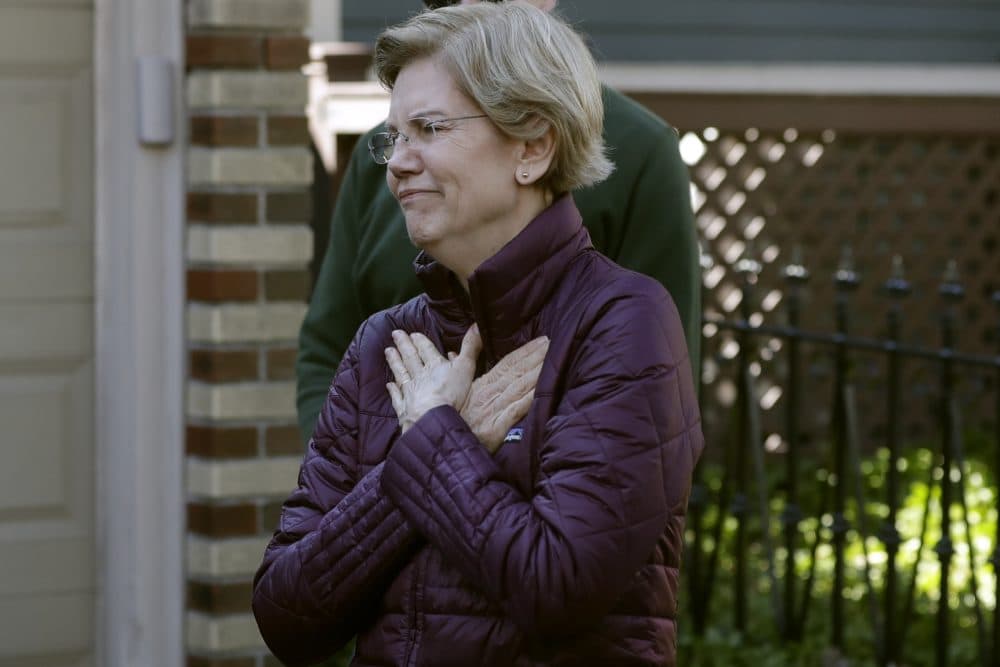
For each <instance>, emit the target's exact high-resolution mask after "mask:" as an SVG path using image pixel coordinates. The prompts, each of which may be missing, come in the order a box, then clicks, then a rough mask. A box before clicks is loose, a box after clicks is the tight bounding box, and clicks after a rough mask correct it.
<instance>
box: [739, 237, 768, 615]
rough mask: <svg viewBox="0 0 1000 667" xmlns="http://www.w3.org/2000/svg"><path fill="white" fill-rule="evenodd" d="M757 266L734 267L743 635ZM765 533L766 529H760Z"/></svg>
mask: <svg viewBox="0 0 1000 667" xmlns="http://www.w3.org/2000/svg"><path fill="white" fill-rule="evenodd" d="M760 269H761V266H760V263H759V262H757V261H755V260H753V259H750V258H749V257H744V258H743V259H741V260H740V261H739V262H737V263H736V270H737V271H738V272H739V274H740V276H741V278H742V281H741V300H740V316H741V318H742V323H743V328H742V329H741V330H740V333H739V336H738V339H739V348H740V349H739V370H738V372H737V378H738V380H737V387H738V390H737V402H738V403H737V414H738V415H739V421H738V424H737V426H738V428H737V437H736V493H735V494H734V495H733V508H732V511H731V514H732V515H733V516H734V517H735V518H736V521H737V524H736V547H735V551H736V553H735V556H736V563H735V566H736V567H735V572H734V577H733V585H734V586H735V588H736V590H735V593H736V604H735V605H734V608H733V622H734V625H735V626H736V630H737V631H738V632H739V633H740V634H743V633H745V632H746V612H747V610H746V607H747V599H746V587H747V556H746V552H747V510H748V508H749V501H748V500H747V473H748V470H749V466H748V465H747V450H748V449H749V448H750V446H751V442H752V437H751V433H750V422H751V415H750V410H749V397H748V395H747V392H748V389H749V388H748V387H747V386H746V382H744V380H743V379H744V378H745V377H746V376H747V375H748V374H749V372H750V371H749V366H750V338H751V337H750V330H749V327H750V312H751V303H752V302H753V293H754V286H755V285H756V284H757V275H758V274H759V273H760ZM763 529H764V530H766V527H763Z"/></svg>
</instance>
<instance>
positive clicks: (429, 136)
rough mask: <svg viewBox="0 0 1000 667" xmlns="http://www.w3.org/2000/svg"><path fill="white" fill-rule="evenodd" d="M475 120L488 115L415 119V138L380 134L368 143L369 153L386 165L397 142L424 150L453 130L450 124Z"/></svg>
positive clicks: (406, 135) (401, 134)
mask: <svg viewBox="0 0 1000 667" xmlns="http://www.w3.org/2000/svg"><path fill="white" fill-rule="evenodd" d="M473 118H486V114H484V113H481V114H477V115H475V116H457V117H455V118H437V119H434V120H430V119H428V118H414V119H413V120H412V121H411V122H412V123H413V125H415V126H416V128H417V131H416V132H415V133H414V136H412V137H411V136H410V135H408V134H404V133H402V132H400V131H399V130H393V131H392V132H379V133H378V134H375V135H374V136H372V138H371V140H370V141H369V142H368V152H369V153H371V156H372V159H373V160H375V164H385V163H387V162H388V161H389V160H391V159H392V153H393V151H394V150H395V149H396V141H398V140H399V139H402V140H403V141H405V142H406V143H407V144H409V145H411V146H413V147H415V148H422V147H424V146H427V145H428V144H430V143H431V142H433V141H434V140H435V139H436V138H437V137H438V135H439V134H440V133H443V132H446V131H447V130H450V129H451V128H450V127H449V126H448V123H455V122H458V121H460V120H472V119H473Z"/></svg>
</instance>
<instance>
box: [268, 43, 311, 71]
mask: <svg viewBox="0 0 1000 667" xmlns="http://www.w3.org/2000/svg"><path fill="white" fill-rule="evenodd" d="M264 60H265V62H266V64H267V67H268V68H270V69H298V68H299V67H302V66H303V65H305V64H306V63H308V62H309V39H308V38H307V37H302V36H299V35H296V36H294V37H291V36H289V37H268V38H267V40H266V42H265V46H264Z"/></svg>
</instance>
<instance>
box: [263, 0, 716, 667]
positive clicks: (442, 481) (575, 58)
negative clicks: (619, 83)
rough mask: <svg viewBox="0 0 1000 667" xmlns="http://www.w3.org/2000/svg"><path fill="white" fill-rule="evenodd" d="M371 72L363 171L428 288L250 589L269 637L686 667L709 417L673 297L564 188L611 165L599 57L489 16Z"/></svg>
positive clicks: (423, 661)
mask: <svg viewBox="0 0 1000 667" xmlns="http://www.w3.org/2000/svg"><path fill="white" fill-rule="evenodd" d="M376 69H377V72H378V74H379V78H380V79H381V80H382V81H383V83H384V84H385V85H386V86H387V87H388V88H389V89H390V90H391V92H392V97H391V104H390V112H389V118H388V121H387V128H388V130H389V131H388V132H387V133H386V134H385V135H383V136H381V137H377V138H376V139H375V140H374V141H373V142H372V144H371V150H372V156H373V158H374V159H375V160H376V161H377V162H380V163H385V164H386V165H387V174H386V178H387V180H388V184H389V188H390V189H391V190H392V192H393V194H394V195H395V196H396V197H397V199H398V200H399V203H400V206H401V207H402V209H403V212H404V216H405V220H406V227H407V231H408V233H409V235H410V238H411V240H412V241H413V242H414V244H415V245H416V246H418V247H419V248H421V249H422V251H423V252H421V254H420V255H419V256H418V258H417V260H416V262H415V267H416V271H417V272H418V274H419V276H420V277H421V279H422V281H423V283H424V285H425V286H426V293H425V294H424V295H421V296H420V297H417V298H415V299H413V300H411V301H409V302H407V303H405V304H402V305H400V306H397V307H395V308H392V309H390V310H387V311H383V312H381V313H379V314H377V315H375V316H373V317H371V318H369V319H368V320H367V321H366V322H365V323H364V324H363V325H362V327H361V329H360V330H359V331H358V333H357V335H356V337H355V339H354V342H353V343H352V345H351V347H350V349H349V350H348V352H347V354H346V355H345V357H344V360H343V362H342V363H341V366H340V368H339V369H338V372H337V375H336V377H335V378H334V381H333V384H332V386H331V389H330V392H329V395H328V397H327V401H326V404H325V406H324V409H323V412H322V414H321V416H320V419H319V423H318V424H317V426H316V430H315V433H314V435H313V439H312V442H311V443H310V450H309V453H308V454H307V455H306V458H305V461H304V462H303V464H302V469H301V472H300V475H299V488H298V490H297V491H296V492H294V493H293V494H292V495H291V497H290V498H289V499H288V500H287V501H286V503H285V506H284V510H283V512H282V517H281V523H280V526H279V528H278V530H277V532H276V533H275V535H274V538H273V539H272V541H271V544H270V545H269V546H268V548H267V551H266V553H265V555H264V562H263V564H262V565H261V567H260V570H259V571H258V573H257V576H256V578H255V582H254V613H255V614H256V617H257V621H258V624H259V626H260V629H261V632H262V635H263V637H264V639H265V641H266V642H267V644H268V646H269V647H270V648H271V650H272V651H273V652H274V654H275V655H276V656H277V657H278V658H279V659H281V660H282V661H284V662H285V663H286V664H289V665H309V664H312V663H313V662H316V661H318V660H321V659H323V658H324V657H325V656H327V655H329V654H330V653H332V652H333V651H335V650H336V649H337V648H338V647H340V646H341V645H343V644H344V642H346V641H347V640H348V639H349V638H350V637H352V636H353V635H355V634H357V635H358V643H357V653H356V654H355V658H354V663H353V664H355V665H435V666H440V665H463V666H466V665H538V664H546V665H548V664H558V665H576V664H579V665H673V664H675V661H676V657H675V653H676V651H675V644H676V627H675V618H676V611H677V604H676V594H677V589H678V583H677V577H678V568H679V565H680V554H681V550H682V537H683V516H684V512H685V507H686V503H687V496H688V490H689V487H690V477H691V472H692V468H693V466H694V464H695V462H696V460H697V458H698V456H699V454H700V452H701V449H702V444H703V443H702V436H701V432H700V421H699V415H698V409H697V405H696V403H695V396H694V391H693V387H692V382H691V369H690V365H689V361H688V358H687V353H686V350H685V347H684V335H683V331H682V327H681V325H680V321H679V318H678V316H677V312H676V310H675V308H674V307H673V304H672V302H671V300H670V297H669V296H668V295H667V294H666V292H665V291H664V290H663V289H662V287H660V286H659V284H658V283H656V282H655V281H653V280H651V279H649V278H646V277H644V276H640V275H638V274H635V273H632V272H629V271H626V270H624V269H621V268H620V267H618V266H616V265H615V264H613V263H612V262H611V261H610V260H608V259H606V258H605V257H603V256H602V255H600V254H599V253H597V252H596V251H594V250H593V248H592V247H591V245H590V242H589V238H588V236H587V233H586V231H585V230H584V229H583V227H582V226H581V221H580V217H579V214H578V213H577V211H576V208H575V206H574V205H573V200H572V197H571V196H570V195H568V194H566V193H568V192H570V191H571V190H573V189H575V188H578V187H582V186H585V185H589V184H591V183H594V182H596V181H598V180H600V179H602V178H604V177H606V176H607V174H608V173H609V172H610V170H611V164H610V163H609V161H608V160H607V159H606V158H605V157H604V155H603V143H602V141H601V122H602V108H601V93H600V87H599V83H598V80H597V76H596V71H595V66H594V63H593V61H592V59H591V58H590V56H589V54H588V52H587V50H586V48H585V46H584V45H583V43H582V41H581V40H580V38H579V37H578V36H577V35H576V34H575V33H573V32H572V30H570V29H569V28H568V27H566V26H565V25H564V24H563V23H562V22H560V21H559V20H558V19H555V18H553V17H551V16H549V15H547V14H546V13H544V12H542V11H540V10H538V9H536V8H534V7H531V6H528V5H526V4H522V3H505V4H477V5H472V6H467V7H450V8H443V9H438V10H435V11H432V12H425V13H423V14H420V15H418V16H416V17H414V18H413V19H411V20H410V21H408V22H407V23H405V24H403V25H401V26H399V27H396V28H393V29H390V30H388V31H387V32H386V33H384V34H383V35H382V36H381V37H380V38H379V41H378V43H377V44H376ZM636 141H642V137H636ZM542 356H544V363H540V364H535V363H534V362H533V361H532V359H540V358H541V357H542ZM511 359H515V360H520V361H521V362H522V363H523V365H525V366H526V367H527V368H529V370H527V371H524V372H521V373H519V374H516V373H515V375H517V377H518V379H517V381H516V382H512V383H510V386H509V387H502V388H500V389H496V388H495V384H496V378H497V375H496V374H497V373H498V372H499V371H500V370H505V372H508V371H509V369H510V368H511V367H512V362H511V361H510V360H511ZM536 366H538V370H537V371H536V372H532V371H531V370H530V369H532V368H535V367H536ZM477 376H478V377H477ZM491 378H492V380H493V382H492V384H493V385H494V388H493V389H492V390H490V389H488V387H489V386H490V385H491V381H490V380H491ZM532 388H533V389H534V391H533V393H532V391H531V389H532ZM516 397H520V399H518V398H516ZM484 415H485V416H484Z"/></svg>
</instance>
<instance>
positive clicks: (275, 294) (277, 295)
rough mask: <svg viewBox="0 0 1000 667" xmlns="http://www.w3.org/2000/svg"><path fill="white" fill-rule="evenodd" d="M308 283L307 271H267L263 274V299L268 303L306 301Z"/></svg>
mask: <svg viewBox="0 0 1000 667" xmlns="http://www.w3.org/2000/svg"><path fill="white" fill-rule="evenodd" d="M310 282H311V278H310V276H309V272H308V271H268V272H266V273H265V274H264V298H266V299H267V300H268V301H306V300H308V298H309V287H310Z"/></svg>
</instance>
